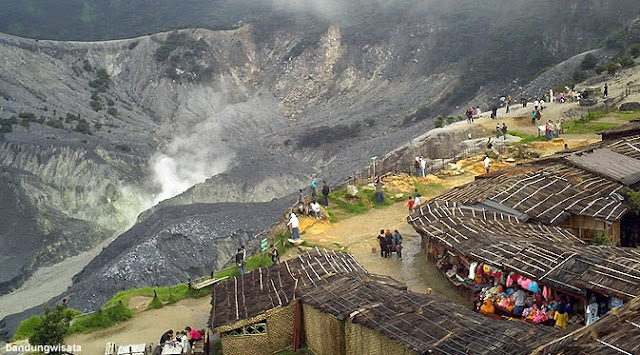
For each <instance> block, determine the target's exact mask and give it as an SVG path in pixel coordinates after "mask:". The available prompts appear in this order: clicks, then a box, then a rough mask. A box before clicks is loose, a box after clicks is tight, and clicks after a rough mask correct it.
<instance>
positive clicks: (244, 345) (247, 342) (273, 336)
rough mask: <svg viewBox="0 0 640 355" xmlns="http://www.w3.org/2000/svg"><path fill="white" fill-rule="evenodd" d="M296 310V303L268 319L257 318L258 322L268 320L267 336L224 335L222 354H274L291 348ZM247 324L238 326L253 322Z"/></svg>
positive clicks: (274, 310)
mask: <svg viewBox="0 0 640 355" xmlns="http://www.w3.org/2000/svg"><path fill="white" fill-rule="evenodd" d="M295 310H296V305H295V302H292V303H291V304H290V305H288V306H286V307H282V308H276V309H273V310H272V311H271V312H270V314H269V315H268V316H267V317H266V319H265V318H264V316H261V317H255V321H256V322H257V321H262V320H263V319H264V320H266V323H267V332H266V334H254V335H226V336H225V335H223V336H222V339H221V342H222V353H223V354H225V355H230V354H231V355H234V354H238V355H245V354H258V355H260V354H273V353H276V352H278V351H281V350H283V349H285V348H287V347H290V346H291V343H292V341H293V322H294V318H295ZM247 323H248V322H238V323H236V324H237V325H238V327H240V326H245V325H248V324H252V323H253V322H249V323H248V324H247ZM231 328H233V325H232V326H231ZM234 329H235V328H234Z"/></svg>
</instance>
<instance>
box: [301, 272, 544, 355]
mask: <svg viewBox="0 0 640 355" xmlns="http://www.w3.org/2000/svg"><path fill="white" fill-rule="evenodd" d="M302 300H303V302H304V304H307V305H310V306H312V307H313V308H315V309H317V310H320V311H322V312H325V313H329V314H332V315H334V316H336V317H338V318H342V317H345V318H348V319H349V320H350V321H351V322H353V323H357V324H360V325H362V326H364V327H367V328H369V329H372V330H374V331H376V332H378V333H380V334H383V335H386V336H387V337H389V338H392V339H394V340H396V341H397V342H399V343H401V344H404V345H405V346H406V347H407V348H409V349H412V350H414V351H416V352H418V353H426V352H431V351H433V352H435V353H445V354H513V353H516V352H521V351H522V350H523V349H525V347H526V346H527V344H531V343H532V342H534V341H536V339H539V338H541V337H542V336H544V335H547V334H549V333H550V332H552V331H553V329H551V328H547V327H536V326H533V325H530V324H527V323H524V322H521V321H500V320H495V319H492V318H488V317H485V316H482V315H480V314H478V313H475V312H472V311H470V310H468V309H466V308H464V307H461V306H459V305H456V304H453V303H451V302H448V301H444V300H442V299H440V298H437V297H433V296H427V295H423V294H417V293H413V292H409V291H405V290H399V289H397V288H393V287H389V286H387V285H384V284H382V283H380V282H376V281H372V280H367V279H366V278H359V279H358V278H354V277H353V276H352V275H344V276H336V277H332V278H330V279H329V282H327V283H325V284H322V285H320V286H319V287H316V288H313V289H311V290H309V291H308V292H306V293H305V294H304V295H303V296H302Z"/></svg>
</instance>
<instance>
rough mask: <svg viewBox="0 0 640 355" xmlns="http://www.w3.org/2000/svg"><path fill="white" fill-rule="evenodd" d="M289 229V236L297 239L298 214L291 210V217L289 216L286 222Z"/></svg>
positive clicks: (298, 235)
mask: <svg viewBox="0 0 640 355" xmlns="http://www.w3.org/2000/svg"><path fill="white" fill-rule="evenodd" d="M287 226H289V229H291V238H292V239H294V240H295V239H299V238H300V229H299V227H300V221H299V220H298V216H296V214H295V213H293V212H291V217H290V218H289V223H287Z"/></svg>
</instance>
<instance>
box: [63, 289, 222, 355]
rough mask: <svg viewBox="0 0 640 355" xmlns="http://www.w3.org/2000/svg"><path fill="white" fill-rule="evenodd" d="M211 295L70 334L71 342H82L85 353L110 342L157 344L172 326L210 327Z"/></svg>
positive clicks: (101, 351) (91, 352)
mask: <svg viewBox="0 0 640 355" xmlns="http://www.w3.org/2000/svg"><path fill="white" fill-rule="evenodd" d="M210 303H211V299H210V298H209V297H202V298H198V299H185V300H182V301H180V302H177V303H175V304H171V305H168V306H165V307H163V308H161V309H157V310H149V311H144V312H141V313H138V314H136V316H135V317H134V318H132V319H130V320H128V321H126V322H123V323H120V324H118V325H116V326H115V327H111V328H109V329H105V330H101V331H98V332H94V333H91V334H76V335H72V336H70V337H68V338H67V339H66V340H65V341H66V343H67V344H79V345H81V346H82V353H83V354H103V353H104V348H105V345H106V344H107V343H108V342H115V343H116V344H118V345H125V344H139V343H153V344H157V343H158V341H159V340H160V336H161V335H162V333H164V332H165V331H167V330H169V329H173V330H174V331H175V330H179V329H184V327H186V326H191V327H192V328H197V329H201V328H206V326H207V319H208V317H209V311H210V310H211V305H210Z"/></svg>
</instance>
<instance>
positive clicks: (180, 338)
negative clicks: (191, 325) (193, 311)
mask: <svg viewBox="0 0 640 355" xmlns="http://www.w3.org/2000/svg"><path fill="white" fill-rule="evenodd" d="M176 342H178V343H180V345H182V349H183V350H182V353H183V354H187V353H189V347H190V345H189V336H188V335H187V332H180V331H178V332H177V333H176Z"/></svg>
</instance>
